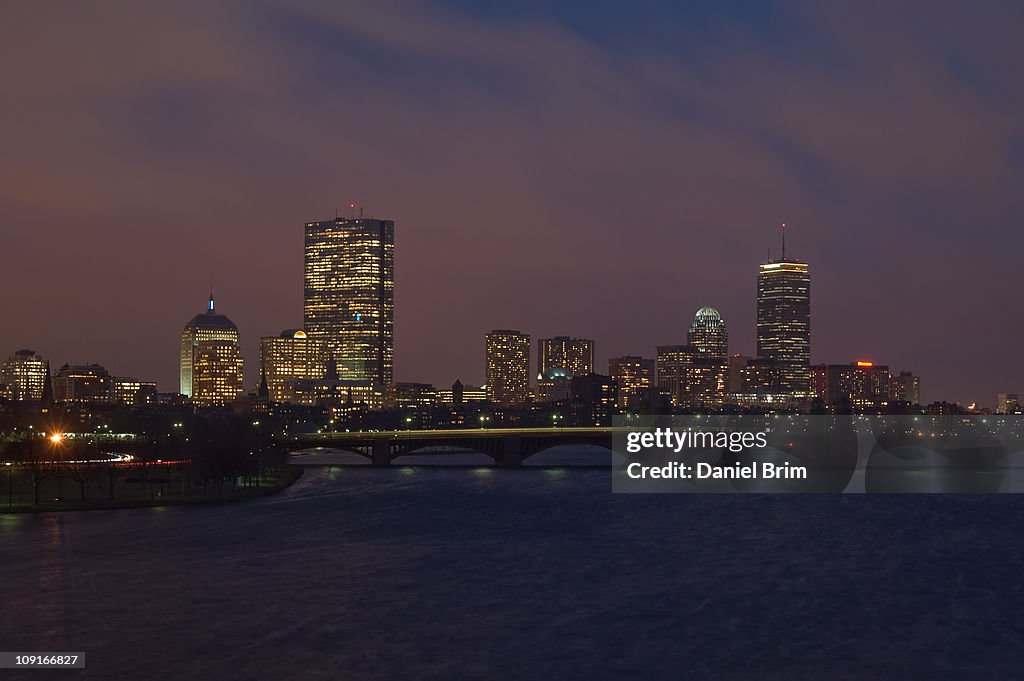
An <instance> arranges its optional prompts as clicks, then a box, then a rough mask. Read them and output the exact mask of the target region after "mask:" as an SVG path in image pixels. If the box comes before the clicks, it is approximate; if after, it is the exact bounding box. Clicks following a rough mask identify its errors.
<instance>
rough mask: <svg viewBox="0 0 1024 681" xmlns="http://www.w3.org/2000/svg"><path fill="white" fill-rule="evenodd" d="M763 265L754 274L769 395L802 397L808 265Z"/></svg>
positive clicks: (807, 362)
mask: <svg viewBox="0 0 1024 681" xmlns="http://www.w3.org/2000/svg"><path fill="white" fill-rule="evenodd" d="M781 232H782V257H781V258H779V259H776V260H773V259H769V261H768V262H766V263H762V264H761V265H760V266H759V268H758V273H757V356H758V357H759V358H762V359H766V360H769V361H770V364H771V367H772V373H773V375H774V380H773V381H772V383H773V384H774V385H773V387H772V388H771V390H770V392H773V393H778V394H780V395H787V396H792V397H803V396H806V395H808V394H809V392H810V376H811V374H810V366H811V275H810V272H809V270H808V267H807V263H805V262H800V261H799V260H796V259H795V258H790V257H788V256H787V255H786V225H785V224H783V225H782V228H781Z"/></svg>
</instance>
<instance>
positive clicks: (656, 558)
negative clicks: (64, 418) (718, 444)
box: [0, 468, 1024, 681]
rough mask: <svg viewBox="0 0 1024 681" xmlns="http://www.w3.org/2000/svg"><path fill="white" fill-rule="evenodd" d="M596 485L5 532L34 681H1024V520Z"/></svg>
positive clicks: (420, 483) (941, 509) (536, 473)
mask: <svg viewBox="0 0 1024 681" xmlns="http://www.w3.org/2000/svg"><path fill="white" fill-rule="evenodd" d="M610 487H611V485H610V477H609V473H608V472H607V471H600V470H567V469H561V470H521V471H500V470H480V469H433V470H431V469H428V468H417V469H400V470H395V469H393V470H366V469H344V470H339V469H334V470H333V471H328V470H326V469H310V470H309V471H307V474H306V475H305V476H304V477H303V479H302V480H300V481H299V482H298V483H297V484H296V485H295V486H294V487H293V488H292V489H290V490H288V491H286V492H285V493H284V494H282V495H280V496H277V497H273V498H270V499H265V500H261V501H256V502H250V503H246V504H239V505H227V506H217V507H195V508H173V509H138V510H128V511H115V512H106V511H104V512H89V513H68V514H51V515H46V516H36V517H33V516H16V517H4V518H2V519H0V547H2V558H0V593H2V599H3V601H2V605H3V607H2V611H0V613H2V614H0V642H2V643H0V650H19V649H24V650H81V651H85V652H86V653H87V660H88V665H89V668H88V669H87V670H85V671H55V672H47V671H32V672H29V671H21V672H5V671H0V678H25V679H44V678H56V679H73V678H87V679H125V680H127V681H131V680H134V679H193V678H195V679H285V680H289V679H388V680H391V679H457V678H497V679H619V678H622V679H643V678H649V679H692V678H716V679H822V678H829V679H879V678H897V679H919V678H920V679H924V678H928V679H947V678H948V679H953V678H958V679H959V678H962V679H985V678H1020V677H1021V676H1022V674H1024V671H1022V670H1024V643H1022V641H1024V618H1022V616H1021V613H1022V611H1024V594H1022V590H1021V588H1022V587H1021V573H1022V567H1024V561H1022V558H1024V556H1022V550H1021V547H1022V546H1024V537H1022V535H1021V531H1022V529H1024V526H1022V523H1021V521H1020V520H1019V518H1020V517H1021V513H1022V512H1024V497H1020V496H1019V495H1001V496H985V497H982V496H976V497H967V496H938V495H932V496H925V495H920V496H911V495H906V496H862V495H859V496H852V495H851V496H759V495H750V496H741V495H731V496H730V495H721V496H703V495H613V494H611V493H610Z"/></svg>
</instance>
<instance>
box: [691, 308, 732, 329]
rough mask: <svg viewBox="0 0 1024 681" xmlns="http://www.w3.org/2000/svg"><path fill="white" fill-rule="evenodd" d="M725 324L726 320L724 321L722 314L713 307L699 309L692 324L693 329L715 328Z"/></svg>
mask: <svg viewBox="0 0 1024 681" xmlns="http://www.w3.org/2000/svg"><path fill="white" fill-rule="evenodd" d="M723 326H725V322H723V321H722V315H720V314H718V310H716V309H715V308H713V307H702V308H701V309H699V310H697V314H695V315H694V316H693V323H692V324H690V328H691V329H715V328H719V327H723Z"/></svg>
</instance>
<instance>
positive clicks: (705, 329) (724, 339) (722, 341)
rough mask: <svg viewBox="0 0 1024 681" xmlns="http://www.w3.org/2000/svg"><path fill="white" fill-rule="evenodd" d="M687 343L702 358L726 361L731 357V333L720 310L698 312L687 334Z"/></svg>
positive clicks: (710, 309)
mask: <svg viewBox="0 0 1024 681" xmlns="http://www.w3.org/2000/svg"><path fill="white" fill-rule="evenodd" d="M686 342H687V343H688V344H689V345H690V347H692V348H693V349H694V350H695V351H696V352H697V354H698V355H700V356H703V357H706V358H708V359H722V360H724V359H726V358H727V357H728V356H729V332H728V330H726V328H725V322H724V321H722V315H720V314H719V313H718V310H716V309H715V308H713V307H702V308H701V309H699V310H697V314H695V315H694V316H693V322H691V323H690V330H689V332H688V333H687V334H686Z"/></svg>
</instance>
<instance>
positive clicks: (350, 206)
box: [348, 201, 356, 220]
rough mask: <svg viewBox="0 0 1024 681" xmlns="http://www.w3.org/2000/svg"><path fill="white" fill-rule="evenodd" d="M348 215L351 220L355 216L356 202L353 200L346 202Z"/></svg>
mask: <svg viewBox="0 0 1024 681" xmlns="http://www.w3.org/2000/svg"><path fill="white" fill-rule="evenodd" d="M348 215H349V217H350V218H352V219H353V220H354V219H355V217H356V204H355V201H352V202H351V203H349V204H348Z"/></svg>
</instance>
